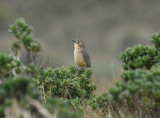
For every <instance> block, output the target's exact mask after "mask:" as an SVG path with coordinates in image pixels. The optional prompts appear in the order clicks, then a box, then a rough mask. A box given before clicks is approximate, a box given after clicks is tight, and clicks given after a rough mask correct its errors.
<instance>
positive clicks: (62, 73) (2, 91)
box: [0, 18, 160, 118]
mask: <svg viewBox="0 0 160 118" xmlns="http://www.w3.org/2000/svg"><path fill="white" fill-rule="evenodd" d="M32 30H33V28H32V27H31V26H29V25H28V24H27V23H26V22H25V21H24V19H22V18H20V19H18V20H17V21H16V22H15V23H14V24H11V25H10V30H9V31H10V32H11V33H12V34H13V35H14V36H15V37H16V38H17V40H16V41H15V42H13V44H12V46H11V51H12V53H11V54H5V53H3V52H0V117H26V116H27V117H38V118H43V117H46V118H51V117H60V118H79V117H84V116H85V113H87V112H88V111H87V110H88V109H92V110H94V112H95V113H97V114H99V116H101V117H103V116H106V115H107V114H109V116H110V115H111V116H113V117H130V116H132V117H133V118H135V117H138V118H141V117H143V118H145V117H147V118H152V117H154V118H158V117H160V113H159V112H158V111H159V110H160V63H159V62H160V33H153V35H152V43H153V44H154V45H153V46H148V45H147V46H144V45H141V44H139V45H136V46H134V47H132V48H128V49H126V50H125V51H124V52H123V53H121V56H120V57H121V60H122V63H123V66H122V67H123V69H124V71H122V72H121V75H120V76H121V78H122V80H120V81H117V82H116V83H115V86H114V87H112V88H110V89H109V90H108V92H105V93H103V94H101V95H99V96H96V95H94V94H93V92H94V90H96V85H95V84H94V83H93V82H92V79H91V75H92V70H91V68H87V69H84V68H78V69H76V68H75V66H74V65H70V67H69V68H67V67H64V66H63V67H61V68H55V69H53V68H44V66H42V67H41V68H40V67H38V66H37V57H38V55H39V53H40V51H41V48H42V47H41V45H40V43H39V42H38V41H37V40H35V39H34V38H33V35H32ZM22 54H23V55H25V56H21V55H22ZM24 57H26V58H24ZM99 111H100V112H99Z"/></svg>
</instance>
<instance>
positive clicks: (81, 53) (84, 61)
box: [72, 40, 91, 67]
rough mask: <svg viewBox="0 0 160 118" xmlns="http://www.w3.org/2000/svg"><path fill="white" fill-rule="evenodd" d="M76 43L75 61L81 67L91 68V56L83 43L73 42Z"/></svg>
mask: <svg viewBox="0 0 160 118" xmlns="http://www.w3.org/2000/svg"><path fill="white" fill-rule="evenodd" d="M72 41H73V42H74V61H75V63H76V64H77V65H78V66H80V67H91V60H90V57H89V54H88V53H87V51H86V50H85V47H84V43H83V41H80V40H76V41H75V40H72Z"/></svg>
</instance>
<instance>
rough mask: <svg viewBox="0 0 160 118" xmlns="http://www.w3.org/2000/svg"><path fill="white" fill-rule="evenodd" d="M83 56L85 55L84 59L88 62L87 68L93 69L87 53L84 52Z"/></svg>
mask: <svg viewBox="0 0 160 118" xmlns="http://www.w3.org/2000/svg"><path fill="white" fill-rule="evenodd" d="M82 54H83V57H84V59H85V61H86V62H87V67H91V59H90V57H89V54H88V53H87V51H85V50H82Z"/></svg>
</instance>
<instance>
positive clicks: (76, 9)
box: [0, 0, 160, 85]
mask: <svg viewBox="0 0 160 118" xmlns="http://www.w3.org/2000/svg"><path fill="white" fill-rule="evenodd" d="M19 17H23V18H24V19H25V20H26V22H27V23H28V24H30V25H31V26H33V28H34V32H33V34H34V37H35V38H36V39H38V40H39V41H40V42H41V44H42V48H43V51H42V53H41V57H42V59H44V60H46V59H47V57H49V63H48V66H50V67H53V68H56V67H61V66H63V65H64V66H67V67H69V65H70V64H74V59H73V51H74V47H73V42H72V40H73V39H79V40H82V41H84V42H85V46H86V50H87V51H88V53H89V54H90V57H91V60H92V68H93V76H94V78H95V80H96V82H97V83H103V80H104V81H111V82H112V81H113V80H114V79H118V78H119V73H120V72H121V70H122V69H121V60H120V58H119V56H120V53H121V52H123V51H124V50H125V49H126V48H128V47H132V46H134V45H136V44H139V43H141V44H144V45H151V43H150V37H151V34H152V33H153V32H159V29H160V1H159V0H154V1H151V0H0V51H3V52H7V53H9V47H10V45H11V43H12V42H13V41H15V38H14V37H13V36H12V35H11V34H10V33H9V32H8V26H9V24H11V23H13V22H14V21H15V20H16V19H17V18H19ZM105 84H106V83H105ZM105 84H104V85H105Z"/></svg>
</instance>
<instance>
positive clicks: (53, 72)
mask: <svg viewBox="0 0 160 118" xmlns="http://www.w3.org/2000/svg"><path fill="white" fill-rule="evenodd" d="M91 74H92V71H91V69H87V70H86V72H85V70H84V69H83V68H80V69H79V70H76V68H75V67H74V66H73V65H71V66H70V68H69V69H67V68H66V67H62V68H57V69H51V68H47V69H46V70H44V69H41V70H40V72H39V74H38V75H37V77H36V82H37V84H38V85H39V88H43V87H44V92H45V93H47V95H51V96H54V97H62V98H64V99H65V98H68V99H73V98H76V97H79V98H90V97H92V96H93V95H92V93H93V91H94V90H95V89H96V86H95V84H94V83H93V82H92V80H91V78H90V77H91Z"/></svg>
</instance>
